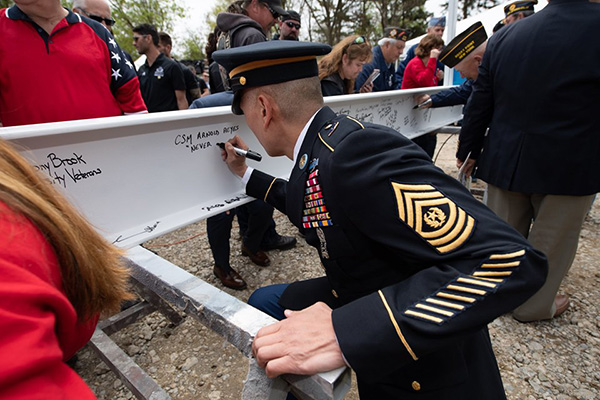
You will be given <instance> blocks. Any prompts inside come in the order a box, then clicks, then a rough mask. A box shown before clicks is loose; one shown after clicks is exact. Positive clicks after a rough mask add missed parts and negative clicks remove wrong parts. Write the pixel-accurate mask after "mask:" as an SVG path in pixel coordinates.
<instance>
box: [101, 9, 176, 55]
mask: <svg viewBox="0 0 600 400" xmlns="http://www.w3.org/2000/svg"><path fill="white" fill-rule="evenodd" d="M110 7H111V10H112V16H113V18H114V19H115V20H116V21H117V23H116V24H115V26H113V32H114V35H115V38H116V39H117V42H118V43H119V45H120V46H121V48H122V49H124V50H126V51H128V52H129V53H130V54H131V55H132V56H133V57H134V58H136V56H137V52H136V50H135V47H134V46H133V43H132V39H131V38H132V36H133V34H132V29H133V28H134V27H135V26H137V25H139V24H143V23H149V24H152V25H154V26H155V27H156V29H158V31H159V32H160V31H165V32H167V33H172V31H173V26H174V25H173V24H174V23H175V20H176V19H177V18H181V17H183V16H184V13H185V10H184V8H183V7H181V6H179V5H177V2H174V1H170V0H110Z"/></svg>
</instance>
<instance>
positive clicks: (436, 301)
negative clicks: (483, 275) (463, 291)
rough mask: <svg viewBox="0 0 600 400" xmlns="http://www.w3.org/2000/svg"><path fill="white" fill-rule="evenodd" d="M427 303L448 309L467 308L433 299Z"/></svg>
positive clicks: (429, 299)
mask: <svg viewBox="0 0 600 400" xmlns="http://www.w3.org/2000/svg"><path fill="white" fill-rule="evenodd" d="M425 301H426V302H428V303H433V304H437V305H438V306H444V307H448V308H454V309H456V310H464V309H465V306H462V305H460V304H456V303H450V302H449V301H443V300H438V299H432V298H428V299H427V300H425Z"/></svg>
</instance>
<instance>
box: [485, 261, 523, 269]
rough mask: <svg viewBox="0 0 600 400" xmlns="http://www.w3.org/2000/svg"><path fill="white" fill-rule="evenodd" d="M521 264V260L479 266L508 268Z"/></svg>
mask: <svg viewBox="0 0 600 400" xmlns="http://www.w3.org/2000/svg"><path fill="white" fill-rule="evenodd" d="M520 264H521V261H514V262H509V263H500V264H483V265H482V266H481V268H508V267H518V266H519V265H520Z"/></svg>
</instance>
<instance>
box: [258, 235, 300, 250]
mask: <svg viewBox="0 0 600 400" xmlns="http://www.w3.org/2000/svg"><path fill="white" fill-rule="evenodd" d="M295 245H296V238H295V237H293V236H281V235H279V237H278V238H277V240H275V241H274V242H269V243H264V244H261V246H260V248H261V250H264V251H269V250H288V249H291V248H292V247H294V246H295Z"/></svg>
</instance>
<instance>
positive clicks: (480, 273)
mask: <svg viewBox="0 0 600 400" xmlns="http://www.w3.org/2000/svg"><path fill="white" fill-rule="evenodd" d="M509 275H512V271H475V272H474V273H473V276H509Z"/></svg>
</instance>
